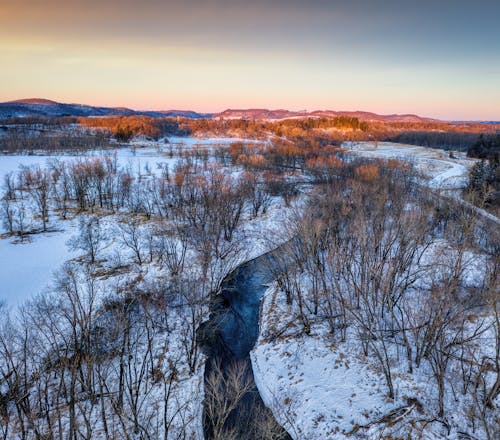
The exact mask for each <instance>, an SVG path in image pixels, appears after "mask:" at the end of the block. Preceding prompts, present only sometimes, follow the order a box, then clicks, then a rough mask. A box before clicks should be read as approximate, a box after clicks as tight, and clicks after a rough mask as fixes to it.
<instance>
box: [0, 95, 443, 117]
mask: <svg viewBox="0 0 500 440" xmlns="http://www.w3.org/2000/svg"><path fill="white" fill-rule="evenodd" d="M132 115H138V116H139V115H143V116H151V117H183V118H191V119H201V118H217V119H218V118H224V119H254V120H255V119H268V120H278V119H290V118H297V119H298V118H307V117H312V118H315V117H339V116H350V117H355V118H358V119H359V120H362V121H380V122H429V121H435V119H429V118H423V117H421V116H417V115H411V114H409V115H397V114H394V115H378V114H376V113H370V112H362V111H332V110H316V111H312V112H307V111H305V110H304V111H290V110H285V109H278V110H268V109H228V110H225V111H223V112H220V113H198V112H195V111H191V110H165V111H163V110H132V109H129V108H124V107H95V106H90V105H82V104H63V103H60V102H55V101H51V100H49V99H40V98H30V99H20V100H16V101H9V102H4V103H0V118H9V117H28V116H48V117H54V116H83V117H86V116H132Z"/></svg>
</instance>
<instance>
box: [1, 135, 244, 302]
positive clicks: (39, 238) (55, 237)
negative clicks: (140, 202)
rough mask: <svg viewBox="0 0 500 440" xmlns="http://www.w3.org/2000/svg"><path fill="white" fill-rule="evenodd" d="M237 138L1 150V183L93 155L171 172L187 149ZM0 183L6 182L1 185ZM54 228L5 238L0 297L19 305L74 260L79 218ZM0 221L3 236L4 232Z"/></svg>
mask: <svg viewBox="0 0 500 440" xmlns="http://www.w3.org/2000/svg"><path fill="white" fill-rule="evenodd" d="M237 141H243V140H242V139H236V138H195V137H184V138H182V137H172V138H170V139H169V140H168V142H167V141H165V140H163V141H158V142H157V141H145V140H136V141H134V142H132V143H131V145H130V146H129V147H121V148H116V149H113V150H97V151H86V152H81V153H77V154H69V153H61V154H2V155H0V182H3V179H4V176H5V175H6V174H8V173H16V172H17V171H19V170H20V169H21V168H22V167H29V166H40V167H42V168H44V167H48V166H50V164H51V162H53V161H67V162H72V161H77V160H79V159H81V158H89V157H106V156H108V157H111V158H114V157H116V162H117V165H118V166H119V167H121V168H127V169H129V170H130V171H132V172H133V173H134V174H151V175H159V174H161V173H162V172H163V171H164V170H165V169H166V168H168V170H169V171H170V172H172V171H173V170H174V167H175V165H176V164H177V163H178V161H179V159H180V155H181V154H182V151H184V150H185V149H193V148H198V147H199V148H215V147H217V146H228V145H229V144H230V143H232V142H237ZM0 185H1V183H0ZM51 221H52V222H53V224H52V226H53V229H55V231H53V232H47V233H43V234H35V235H32V236H31V237H30V238H29V240H26V241H25V242H24V243H15V242H14V240H13V239H12V238H0V281H1V285H2V287H1V289H0V301H3V302H5V303H6V304H7V305H8V306H9V307H17V306H19V305H21V304H22V303H23V302H24V301H25V300H26V299H28V298H30V297H32V296H33V295H36V294H38V293H40V292H41V291H43V290H44V289H45V288H46V287H47V286H48V284H49V283H50V281H51V280H52V278H53V272H54V271H55V270H56V269H58V268H59V267H60V266H61V265H62V264H64V262H65V261H67V260H69V259H71V258H74V257H75V254H74V253H72V252H71V251H70V249H69V248H68V246H67V241H68V240H69V239H70V238H71V236H72V235H74V234H75V231H76V223H75V221H68V220H66V221H61V220H58V219H56V218H53V219H51ZM3 232H4V231H3V226H2V225H0V234H1V233H3Z"/></svg>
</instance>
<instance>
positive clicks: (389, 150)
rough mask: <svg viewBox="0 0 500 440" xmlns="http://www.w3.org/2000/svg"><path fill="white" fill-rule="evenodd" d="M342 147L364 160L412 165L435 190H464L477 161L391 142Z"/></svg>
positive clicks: (458, 154) (459, 155) (455, 153)
mask: <svg viewBox="0 0 500 440" xmlns="http://www.w3.org/2000/svg"><path fill="white" fill-rule="evenodd" d="M343 146H344V147H345V148H347V149H348V150H349V151H352V152H353V153H355V154H356V155H359V156H363V157H370V158H382V159H399V160H403V161H406V162H409V163H411V164H413V165H414V166H415V168H416V169H417V170H419V171H421V172H422V173H423V174H424V175H425V176H427V177H428V178H429V179H430V180H429V186H430V187H432V188H435V189H461V188H464V187H465V186H466V185H467V178H468V174H469V171H470V169H471V168H472V167H473V166H474V164H475V163H476V162H477V160H476V159H470V158H466V157H465V156H464V153H460V152H454V153H453V154H454V156H455V157H456V159H454V158H451V157H450V152H449V151H444V150H440V149H436V148H427V147H418V146H414V145H405V144H396V143H391V142H378V143H375V142H359V143H345V144H344V145H343Z"/></svg>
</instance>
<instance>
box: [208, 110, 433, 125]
mask: <svg viewBox="0 0 500 440" xmlns="http://www.w3.org/2000/svg"><path fill="white" fill-rule="evenodd" d="M339 116H349V117H353V118H358V119H359V120H361V121H380V122H426V121H435V119H430V118H423V117H420V116H417V115H378V114H376V113H370V112H362V111H333V110H316V111H312V112H307V111H290V110H283V109H279V110H267V109H248V110H233V109H228V110H225V111H223V112H221V113H217V114H214V115H213V117H214V118H224V119H290V118H308V117H312V118H314V117H316V118H320V117H326V118H335V117H339Z"/></svg>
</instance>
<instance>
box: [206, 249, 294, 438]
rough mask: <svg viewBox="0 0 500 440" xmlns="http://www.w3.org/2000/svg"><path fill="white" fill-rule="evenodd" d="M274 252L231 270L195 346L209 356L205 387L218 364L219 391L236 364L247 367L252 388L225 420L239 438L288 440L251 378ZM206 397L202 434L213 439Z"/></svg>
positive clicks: (273, 262)
mask: <svg viewBox="0 0 500 440" xmlns="http://www.w3.org/2000/svg"><path fill="white" fill-rule="evenodd" d="M276 252H277V251H273V252H270V253H267V254H264V255H262V256H260V257H257V258H255V259H253V260H250V261H247V262H246V263H243V264H242V265H240V266H238V267H237V268H236V269H235V270H234V271H233V272H231V273H230V274H229V275H228V276H227V277H226V278H225V279H224V281H223V283H222V285H221V289H220V292H219V293H218V295H217V296H215V297H214V298H213V300H212V302H211V306H210V318H209V320H208V321H206V322H205V323H204V324H202V325H201V326H200V328H199V329H198V341H199V344H200V346H201V348H202V350H203V352H204V353H205V354H206V355H207V363H206V366H205V388H206V389H207V386H209V385H208V384H207V381H209V377H210V375H211V374H212V372H213V371H214V370H215V369H216V365H217V366H219V365H220V368H219V370H220V372H221V375H222V376H223V377H222V378H221V379H222V380H221V382H222V385H221V392H226V391H227V390H225V389H224V383H225V380H226V379H227V375H228V374H230V373H229V372H230V371H231V368H234V364H235V363H237V364H238V368H242V369H245V370H246V375H247V376H246V379H247V380H248V383H249V384H250V388H251V389H250V390H249V391H248V392H247V393H246V394H245V396H244V398H243V399H241V401H240V402H239V404H238V406H237V407H236V409H235V410H234V411H233V412H232V413H231V415H230V417H228V420H227V423H226V426H227V427H228V428H229V429H231V428H232V429H235V430H236V432H237V438H238V439H248V440H250V439H256V440H257V439H259V440H260V439H262V440H263V439H291V437H290V436H289V435H288V434H287V433H286V431H285V430H284V429H283V428H281V427H280V426H279V425H277V423H276V422H275V421H274V418H273V416H272V413H271V412H270V411H269V410H268V409H267V408H266V407H265V405H264V403H263V401H262V399H261V397H260V395H259V392H258V390H257V387H256V385H255V382H254V380H253V373H252V367H251V362H250V355H249V353H250V351H251V350H252V348H253V346H254V345H255V342H256V341H257V337H258V335H259V311H260V300H261V298H262V296H263V294H264V292H265V290H266V289H267V284H268V283H270V282H271V281H273V279H274V278H275V276H274V273H275V270H276V268H277V265H278V260H276V259H275V257H274V255H275V253H276ZM212 383H213V382H212ZM228 397H230V396H228ZM208 400H209V399H205V411H204V430H205V438H207V439H212V438H214V434H213V432H214V428H213V420H210V417H208V416H207V414H208V413H209V411H207V405H210V404H211V402H209V401H208ZM212 403H213V402H212ZM264 425H266V426H269V427H270V428H269V433H267V434H266V433H265V432H262V426H264ZM271 431H272V433H271Z"/></svg>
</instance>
